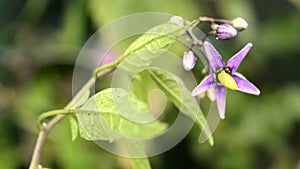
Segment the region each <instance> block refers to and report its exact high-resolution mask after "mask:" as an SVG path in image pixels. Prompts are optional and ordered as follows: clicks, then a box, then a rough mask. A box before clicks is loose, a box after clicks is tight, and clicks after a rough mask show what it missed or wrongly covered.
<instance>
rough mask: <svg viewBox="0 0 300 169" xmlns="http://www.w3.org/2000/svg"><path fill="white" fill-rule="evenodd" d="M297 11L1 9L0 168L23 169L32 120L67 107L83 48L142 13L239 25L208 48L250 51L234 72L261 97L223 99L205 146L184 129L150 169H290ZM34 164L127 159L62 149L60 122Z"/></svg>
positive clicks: (142, 0) (97, 5) (106, 4)
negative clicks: (243, 23)
mask: <svg viewBox="0 0 300 169" xmlns="http://www.w3.org/2000/svg"><path fill="white" fill-rule="evenodd" d="M299 8H300V1H299V0H286V1H283V0H263V1H260V0H222V1H216V0H184V1H183V0H182V1H166V0H165V1H163V0H151V1H148V0H139V1H136V0H86V1H84V0H73V1H71V0H67V1H59V0H27V1H26V0H13V1H7V0H1V1H0V168H1V169H11V168H16V169H21V168H28V164H29V161H30V157H31V154H32V150H33V147H34V143H35V141H36V137H37V132H38V130H37V127H36V119H37V116H38V114H40V113H41V112H43V111H47V110H51V109H60V108H62V107H63V106H64V105H65V104H66V103H67V102H68V101H69V100H70V98H71V96H72V87H71V86H72V73H73V66H74V64H75V61H76V58H77V56H78V54H79V52H80V49H81V47H82V46H83V44H84V43H85V41H87V39H88V38H89V37H90V36H91V35H92V34H93V33H94V32H95V31H96V30H97V29H98V28H100V27H101V26H103V25H105V24H107V23H109V22H110V21H112V20H114V19H117V18H118V17H121V16H124V15H127V14H131V13H136V12H147V11H148V12H163V13H170V14H174V15H180V16H182V17H184V18H186V19H188V20H192V19H195V18H198V17H199V16H213V17H220V18H228V19H231V18H235V17H243V18H245V19H246V20H247V21H248V23H249V28H248V29H247V30H246V31H244V32H242V33H240V34H239V36H238V37H237V38H235V39H234V40H231V41H226V42H216V41H214V44H215V46H216V48H217V49H218V50H219V51H220V52H221V53H222V54H223V55H224V57H225V58H226V59H228V58H229V57H230V56H231V55H232V54H234V53H235V52H236V51H238V50H239V49H241V48H242V47H243V45H245V44H246V43H247V42H252V43H253V44H254V47H253V48H252V50H251V52H250V53H249V55H248V56H247V59H246V61H245V62H244V63H243V64H242V65H241V67H240V68H239V72H242V73H243V74H245V75H246V76H247V77H248V79H250V80H251V81H253V82H254V83H255V84H256V85H257V86H258V87H259V88H260V89H261V92H262V94H261V96H259V97H255V96H250V95H246V94H243V93H239V92H228V95H227V96H228V100H227V116H226V120H223V121H221V122H220V125H219V126H218V128H217V130H216V132H215V133H214V137H215V145H214V146H213V147H210V146H209V145H208V144H207V143H205V144H199V143H198V135H199V131H198V130H196V129H193V130H192V131H191V133H190V134H189V135H188V136H187V137H186V138H185V139H184V140H183V141H182V142H181V143H180V144H178V145H177V146H176V147H174V148H173V149H172V150H170V151H168V152H166V153H164V154H161V155H158V156H155V157H151V158H150V160H151V164H152V166H153V168H154V169H159V168H161V169H163V168H164V169H167V168H172V169H183V168H188V169H192V168H193V169H196V168H199V169H200V168H205V169H252V168H256V169H288V168H295V169H300V85H299V84H300V66H299V65H298V64H300V47H299V45H300V22H299V19H300V14H299ZM145 22H147V21H145ZM141 24H142V23H141ZM226 59H225V60H226ZM41 160H42V164H43V166H50V167H51V168H61V169H77V168H78V169H81V168H91V169H94V168H101V169H113V168H115V169H118V168H129V167H128V160H126V159H125V158H120V157H117V156H115V155H112V154H110V153H108V152H106V151H104V150H102V149H101V148H99V147H98V146H97V145H96V144H94V143H93V142H87V141H85V140H83V139H80V138H78V139H77V140H75V141H74V142H72V141H71V134H70V129H69V125H68V121H67V120H64V121H63V122H62V123H60V124H59V125H58V126H56V127H55V128H54V130H53V131H52V132H51V134H50V136H49V138H48V141H47V143H46V145H45V147H44V150H43V153H42V159H41ZM124 166H127V167H124Z"/></svg>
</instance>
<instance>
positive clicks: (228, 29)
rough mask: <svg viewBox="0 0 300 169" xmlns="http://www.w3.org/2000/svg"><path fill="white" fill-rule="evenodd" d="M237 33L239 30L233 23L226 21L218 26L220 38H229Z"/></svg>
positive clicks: (217, 30) (217, 32) (218, 36)
mask: <svg viewBox="0 0 300 169" xmlns="http://www.w3.org/2000/svg"><path fill="white" fill-rule="evenodd" d="M236 35H237V30H236V29H235V28H234V27H232V26H231V25H229V24H227V23H224V24H221V25H219V26H218V27H217V29H216V37H217V39H219V40H228V39H231V38H234V37H235V36H236Z"/></svg>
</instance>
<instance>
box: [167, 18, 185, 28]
mask: <svg viewBox="0 0 300 169" xmlns="http://www.w3.org/2000/svg"><path fill="white" fill-rule="evenodd" d="M170 23H173V24H176V25H178V26H184V20H183V19H182V17H180V16H172V17H171V19H170Z"/></svg>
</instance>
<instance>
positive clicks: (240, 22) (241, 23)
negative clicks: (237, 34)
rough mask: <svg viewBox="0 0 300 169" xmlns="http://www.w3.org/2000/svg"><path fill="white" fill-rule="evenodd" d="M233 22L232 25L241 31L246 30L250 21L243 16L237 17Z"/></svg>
mask: <svg viewBox="0 0 300 169" xmlns="http://www.w3.org/2000/svg"><path fill="white" fill-rule="evenodd" d="M231 22H232V26H233V27H234V28H235V29H237V30H239V31H242V30H245V29H247V27H248V23H247V22H246V21H245V19H243V18H241V17H238V18H235V19H233V20H232V21H231Z"/></svg>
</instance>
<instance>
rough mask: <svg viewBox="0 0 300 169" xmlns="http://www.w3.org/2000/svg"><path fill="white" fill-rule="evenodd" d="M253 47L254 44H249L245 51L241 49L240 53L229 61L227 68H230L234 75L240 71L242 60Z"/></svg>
mask: <svg viewBox="0 0 300 169" xmlns="http://www.w3.org/2000/svg"><path fill="white" fill-rule="evenodd" d="M251 47H252V43H248V44H247V45H246V46H245V47H244V48H243V49H241V50H240V51H239V52H238V53H236V54H235V55H234V56H232V57H231V58H230V59H229V60H228V62H227V65H226V67H229V68H230V69H231V71H232V73H234V72H235V71H236V70H237V69H238V67H239V65H240V64H241V62H242V60H243V59H244V57H245V56H246V55H247V53H248V52H249V50H250V49H251Z"/></svg>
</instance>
